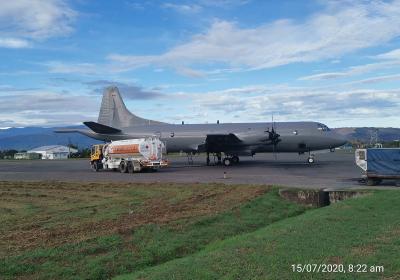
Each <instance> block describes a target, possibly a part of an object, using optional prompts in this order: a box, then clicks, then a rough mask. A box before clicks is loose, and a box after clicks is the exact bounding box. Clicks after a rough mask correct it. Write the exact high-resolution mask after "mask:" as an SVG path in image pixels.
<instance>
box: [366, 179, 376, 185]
mask: <svg viewBox="0 0 400 280" xmlns="http://www.w3.org/2000/svg"><path fill="white" fill-rule="evenodd" d="M375 185H376V180H375V179H371V178H368V179H367V186H375Z"/></svg>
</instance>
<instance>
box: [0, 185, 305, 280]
mask: <svg viewBox="0 0 400 280" xmlns="http://www.w3.org/2000/svg"><path fill="white" fill-rule="evenodd" d="M305 210H306V208H305V207H303V206H299V205H297V204H294V203H291V202H288V201H285V200H283V199H281V198H280V197H279V195H278V191H277V189H276V188H270V187H266V186H259V187H256V186H225V185H215V184H206V185H203V184H191V185H185V184H182V185H175V184H162V185H161V184H147V185H141V184H77V183H7V182H2V183H0V224H1V225H2V226H1V229H0V237H1V238H0V259H1V260H0V275H1V276H2V277H0V278H5V279H14V278H19V279H32V278H34V279H60V278H62V279H82V278H85V279H108V278H110V277H112V276H115V275H119V274H124V273H128V272H137V271H140V270H142V269H144V268H147V267H152V266H156V265H159V264H162V263H165V262H167V261H170V260H173V259H175V258H179V257H185V256H188V255H190V254H193V253H195V252H198V251H200V250H202V249H204V248H205V247H206V246H207V245H209V244H213V243H217V242H219V241H221V240H224V239H226V238H229V237H232V236H235V235H238V234H242V233H246V232H252V231H255V230H257V229H259V228H262V227H264V226H266V225H269V224H272V223H273V222H275V221H278V220H281V219H284V218H287V217H291V216H295V215H299V214H301V213H303V212H304V211H305Z"/></svg>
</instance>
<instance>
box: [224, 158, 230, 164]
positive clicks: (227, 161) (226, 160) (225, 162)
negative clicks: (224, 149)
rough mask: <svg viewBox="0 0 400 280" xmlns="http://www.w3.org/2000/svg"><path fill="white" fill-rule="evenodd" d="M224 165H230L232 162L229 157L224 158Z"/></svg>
mask: <svg viewBox="0 0 400 280" xmlns="http://www.w3.org/2000/svg"><path fill="white" fill-rule="evenodd" d="M223 162H224V165H225V166H231V164H232V159H230V158H224V161H223Z"/></svg>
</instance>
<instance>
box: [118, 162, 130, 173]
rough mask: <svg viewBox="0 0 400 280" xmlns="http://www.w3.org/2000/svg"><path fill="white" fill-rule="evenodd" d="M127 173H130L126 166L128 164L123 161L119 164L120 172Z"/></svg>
mask: <svg viewBox="0 0 400 280" xmlns="http://www.w3.org/2000/svg"><path fill="white" fill-rule="evenodd" d="M127 171H128V168H127V166H126V162H125V161H121V163H120V164H119V172H121V173H126V172H127Z"/></svg>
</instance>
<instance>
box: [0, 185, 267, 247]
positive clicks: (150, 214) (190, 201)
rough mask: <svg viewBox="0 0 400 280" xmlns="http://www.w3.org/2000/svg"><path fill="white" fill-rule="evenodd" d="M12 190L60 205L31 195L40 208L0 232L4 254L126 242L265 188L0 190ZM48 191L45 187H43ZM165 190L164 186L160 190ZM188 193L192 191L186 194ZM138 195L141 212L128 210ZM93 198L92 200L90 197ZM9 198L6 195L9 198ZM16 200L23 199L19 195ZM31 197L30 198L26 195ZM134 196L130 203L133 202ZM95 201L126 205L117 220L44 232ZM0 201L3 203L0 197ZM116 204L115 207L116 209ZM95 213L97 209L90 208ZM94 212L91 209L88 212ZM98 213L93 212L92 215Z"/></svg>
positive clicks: (231, 205) (238, 201) (27, 187)
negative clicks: (115, 239) (100, 240)
mask: <svg viewBox="0 0 400 280" xmlns="http://www.w3.org/2000/svg"><path fill="white" fill-rule="evenodd" d="M1 187H3V188H2V189H3V190H4V187H7V188H8V189H10V192H12V193H19V191H21V192H23V193H28V194H29V193H31V192H38V190H41V191H40V192H41V193H42V194H43V193H45V194H47V193H50V194H51V196H52V198H54V199H55V200H56V201H57V203H58V205H53V204H52V205H50V206H49V202H48V199H49V197H47V196H43V195H40V194H39V195H35V201H36V202H38V204H39V205H42V206H43V207H42V208H41V211H42V212H40V213H38V216H37V218H36V217H33V216H27V217H24V219H22V220H21V222H22V224H21V225H19V226H18V227H15V228H13V229H12V230H10V231H2V232H0V237H1V240H2V241H0V248H2V251H3V252H4V253H5V254H16V253H18V252H21V251H24V250H28V249H32V248H37V247H42V246H44V247H48V246H51V247H54V246H59V245H62V244H66V243H77V242H82V241H85V240H88V239H91V238H94V237H98V236H104V235H109V234H114V233H117V234H120V235H122V236H123V238H124V239H127V238H128V236H129V235H130V233H131V232H132V230H134V229H135V228H137V227H140V226H143V225H146V224H151V223H155V224H166V223H170V222H173V221H176V220H180V219H187V218H191V217H198V216H206V215H214V214H216V213H219V212H221V211H224V210H227V209H231V208H234V207H237V206H238V205H240V204H242V203H244V202H246V201H249V200H251V199H254V198H255V197H257V196H260V195H262V194H264V193H265V192H267V191H268V188H267V187H248V186H234V187H233V186H226V185H197V184H195V185H176V184H174V185H166V186H163V185H161V184H149V185H145V186H143V184H141V185H133V184H130V185H128V186H124V187H121V186H120V185H117V186H114V185H110V184H107V186H106V187H105V186H104V185H99V184H95V185H93V184H83V185H78V184H66V185H64V184H62V183H57V184H49V185H48V186H46V185H44V184H43V183H38V184H37V185H36V184H34V183H30V184H28V185H24V187H21V186H17V187H15V186H14V188H13V186H12V185H11V184H7V186H1V185H0V188H1ZM46 187H47V188H46ZM163 187H165V188H166V189H165V188H164V189H163ZM188 189H189V190H190V192H188ZM132 190H134V191H137V190H139V191H140V193H144V195H143V197H144V198H143V202H142V204H141V205H140V207H139V208H137V209H135V210H131V209H129V208H130V207H129V201H130V200H129V197H128V198H127V196H128V194H129V192H130V191H132ZM180 191H185V192H186V193H185V195H183V196H182V198H181V199H180V200H178V201H172V202H171V198H174V195H176V194H179V193H180ZM94 193H96V196H94ZM9 194H10V193H8V195H5V197H7V198H9V197H10V195H9ZM67 195H68V197H69V198H70V199H71V201H73V202H76V201H78V202H79V205H74V204H70V203H71V202H68V201H66V200H63V199H60V198H63V197H65V196H67ZM17 197H18V201H19V202H20V203H23V202H21V201H20V197H21V196H17ZM25 197H29V198H31V196H25ZM136 198H137V197H136V196H134V197H132V199H136ZM99 199H109V201H110V202H109V204H108V205H106V206H107V207H109V208H110V211H111V210H112V208H113V207H117V206H118V207H121V205H122V204H123V205H126V211H125V213H124V214H121V215H118V217H117V218H114V219H104V220H101V221H90V220H89V221H88V220H87V219H86V220H85V219H82V221H81V222H79V219H78V218H76V219H75V220H74V222H73V223H68V224H67V223H61V224H57V225H56V226H54V227H47V222H48V221H49V220H51V219H52V218H55V217H56V216H57V215H64V214H65V213H68V212H70V211H76V210H77V209H79V210H82V209H84V210H85V208H90V206H82V205H81V204H82V203H86V202H88V203H89V202H90V203H94V201H96V200H99ZM0 202H1V198H0ZM118 204H119V205H118ZM46 207H53V208H55V209H53V210H52V211H51V212H50V213H48V212H46V211H47V208H46ZM94 210H96V208H94ZM90 211H92V210H90ZM96 211H97V210H96ZM96 211H94V212H93V211H92V212H91V213H93V216H94V217H95V216H96V215H97V212H96Z"/></svg>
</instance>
